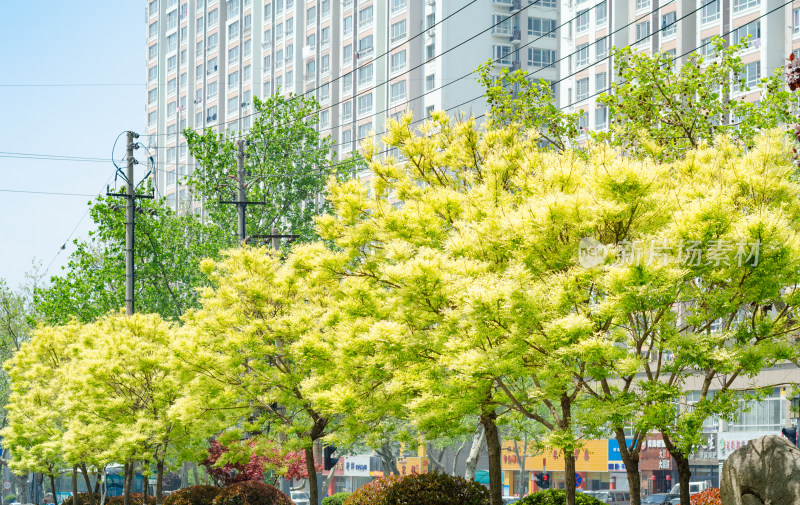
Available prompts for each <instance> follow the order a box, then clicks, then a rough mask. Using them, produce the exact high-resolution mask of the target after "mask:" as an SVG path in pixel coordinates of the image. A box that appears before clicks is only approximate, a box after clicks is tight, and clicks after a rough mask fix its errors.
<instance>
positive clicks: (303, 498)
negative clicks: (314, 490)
mask: <svg viewBox="0 0 800 505" xmlns="http://www.w3.org/2000/svg"><path fill="white" fill-rule="evenodd" d="M290 498H291V499H292V501H293V502H294V503H295V505H309V504H310V502H311V499H310V498H309V497H308V493H306V492H305V491H291V496H290Z"/></svg>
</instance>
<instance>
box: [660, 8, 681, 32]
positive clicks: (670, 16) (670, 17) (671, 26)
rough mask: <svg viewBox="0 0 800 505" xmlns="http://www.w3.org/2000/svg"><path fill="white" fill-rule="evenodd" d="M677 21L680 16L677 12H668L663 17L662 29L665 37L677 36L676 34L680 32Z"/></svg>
mask: <svg viewBox="0 0 800 505" xmlns="http://www.w3.org/2000/svg"><path fill="white" fill-rule="evenodd" d="M677 19H678V15H677V13H675V11H673V12H668V13H666V14H664V15H662V16H661V29H662V34H663V35H664V37H667V36H669V35H675V33H676V32H677V31H678V25H677V23H676V20H677Z"/></svg>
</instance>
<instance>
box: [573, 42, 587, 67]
mask: <svg viewBox="0 0 800 505" xmlns="http://www.w3.org/2000/svg"><path fill="white" fill-rule="evenodd" d="M588 64H589V44H588V43H586V44H578V47H577V48H576V51H575V68H581V67H585V66H586V65H588Z"/></svg>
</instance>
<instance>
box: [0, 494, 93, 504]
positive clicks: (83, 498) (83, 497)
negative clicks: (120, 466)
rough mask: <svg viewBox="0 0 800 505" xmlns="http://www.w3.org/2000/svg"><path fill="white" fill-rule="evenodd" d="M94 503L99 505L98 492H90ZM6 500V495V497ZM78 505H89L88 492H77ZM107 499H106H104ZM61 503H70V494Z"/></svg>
mask: <svg viewBox="0 0 800 505" xmlns="http://www.w3.org/2000/svg"><path fill="white" fill-rule="evenodd" d="M92 499H93V500H94V505H100V493H94V494H92ZM6 500H8V497H6ZM77 501H78V505H89V493H78V500H77ZM106 501H108V500H106ZM61 505H72V496H68V497H67V499H66V500H64V501H62V502H61Z"/></svg>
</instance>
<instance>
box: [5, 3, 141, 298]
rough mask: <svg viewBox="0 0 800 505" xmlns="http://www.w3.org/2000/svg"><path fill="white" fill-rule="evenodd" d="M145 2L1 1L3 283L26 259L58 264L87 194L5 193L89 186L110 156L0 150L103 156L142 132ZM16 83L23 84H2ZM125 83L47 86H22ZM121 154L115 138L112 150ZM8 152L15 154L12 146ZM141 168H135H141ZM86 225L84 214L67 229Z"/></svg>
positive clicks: (14, 279) (15, 279) (19, 273)
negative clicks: (42, 157)
mask: <svg viewBox="0 0 800 505" xmlns="http://www.w3.org/2000/svg"><path fill="white" fill-rule="evenodd" d="M145 29H146V26H145V3H144V2H139V1H132V0H125V1H122V2H120V1H108V0H104V1H99V0H81V1H80V2H56V1H53V0H49V1H47V0H39V1H36V0H34V1H32V2H7V3H6V4H5V5H4V12H3V16H0V48H2V49H0V51H2V58H0V61H2V63H3V70H2V71H1V72H0V117H2V121H0V277H2V278H5V279H6V280H7V281H8V282H9V284H10V285H11V286H16V285H17V284H19V283H20V282H22V281H23V279H24V274H25V272H27V271H29V270H31V265H32V262H33V261H34V260H38V261H40V262H41V263H43V265H42V268H45V267H46V266H47V265H48V264H49V263H50V262H51V260H53V258H54V257H55V258H56V259H55V261H54V262H53V264H52V266H51V267H50V270H49V275H50V274H56V273H59V271H60V268H61V266H62V265H64V264H65V263H66V260H67V258H68V256H69V253H70V252H71V251H73V250H74V246H73V245H72V240H70V242H69V243H68V244H67V247H66V249H65V250H63V251H61V252H60V254H58V256H56V253H57V252H59V250H60V248H61V245H62V244H64V242H65V240H66V239H67V237H68V236H69V235H70V233H71V232H72V230H73V229H74V228H75V226H76V225H78V222H79V220H80V219H81V216H83V215H84V213H85V212H86V209H87V202H88V201H89V200H90V198H88V197H85V196H84V197H81V196H55V195H39V194H26V193H11V192H6V191H2V190H28V191H46V192H62V193H86V194H97V193H98V192H100V191H101V190H102V192H105V183H106V181H107V180H108V178H109V177H110V176H113V172H114V168H113V166H112V165H111V164H110V163H93V162H77V161H49V160H32V159H18V158H15V157H8V156H9V155H8V154H7V153H36V154H46V155H66V156H79V157H90V158H110V156H111V148H112V145H113V143H114V139H115V138H116V136H117V135H118V134H119V133H120V132H122V131H124V130H134V131H137V132H140V133H143V131H144V124H145V112H144V107H145V87H144V82H145V73H146V69H145V36H146V33H145ZM10 84H23V85H25V86H18V87H17V86H8V85H10ZM42 84H48V85H53V84H56V85H64V84H134V85H132V86H116V85H115V86H74V87H64V86H61V87H55V86H54V87H47V86H31V85H42ZM123 138H124V137H123ZM123 153H124V142H121V143H120V144H118V146H117V153H116V156H117V158H119V156H120V155H121V154H123ZM11 156H15V155H11ZM140 175H143V174H140ZM90 229H91V221H90V219H89V217H88V216H87V217H86V218H85V219H83V221H82V222H81V224H80V226H78V228H77V230H76V232H75V234H74V236H73V239H74V238H85V237H86V236H87V232H88V231H89V230H90Z"/></svg>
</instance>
